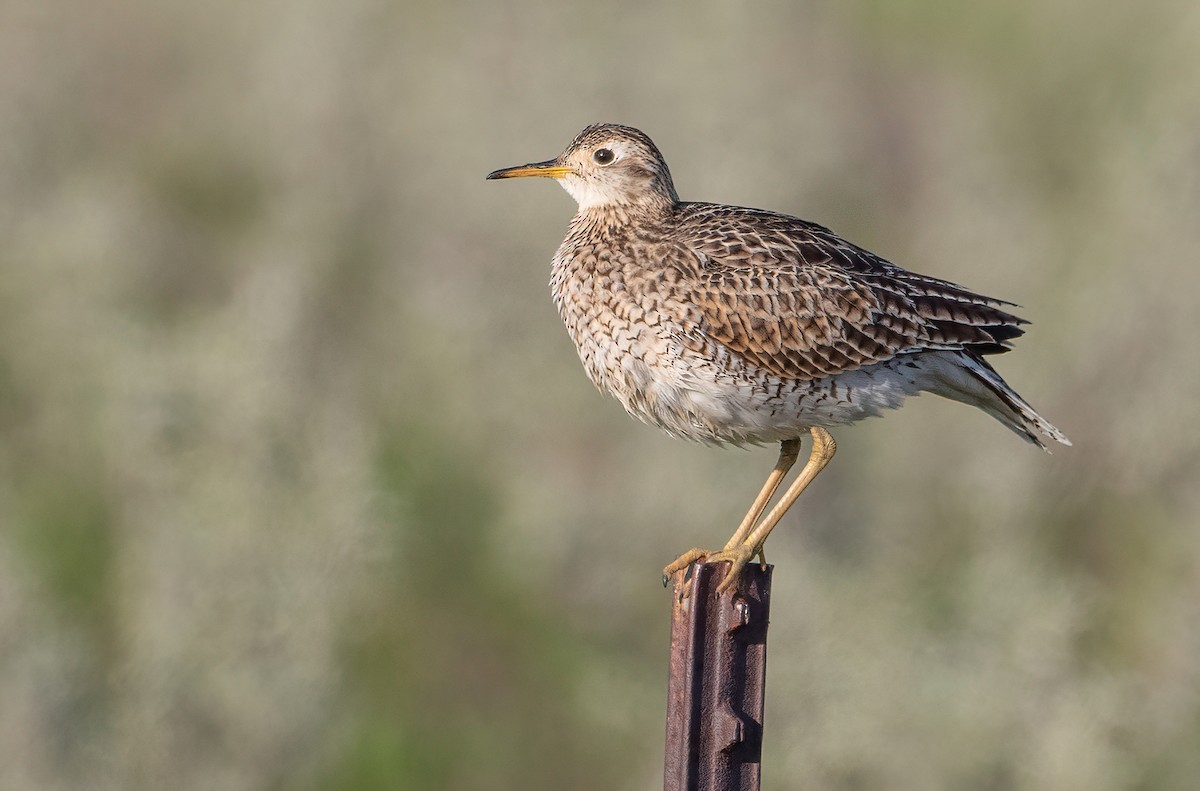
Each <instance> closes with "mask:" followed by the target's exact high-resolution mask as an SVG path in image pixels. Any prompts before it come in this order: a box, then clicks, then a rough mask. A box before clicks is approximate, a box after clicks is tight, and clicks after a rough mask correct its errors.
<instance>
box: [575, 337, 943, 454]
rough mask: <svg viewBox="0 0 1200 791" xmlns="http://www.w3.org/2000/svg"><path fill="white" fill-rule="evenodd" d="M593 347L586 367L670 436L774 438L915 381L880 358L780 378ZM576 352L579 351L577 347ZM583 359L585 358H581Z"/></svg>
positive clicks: (879, 407) (846, 415) (903, 391)
mask: <svg viewBox="0 0 1200 791" xmlns="http://www.w3.org/2000/svg"><path fill="white" fill-rule="evenodd" d="M618 348H620V346H619V345H615V346H610V347H608V349H607V350H606V351H605V352H600V356H599V357H598V358H593V359H604V360H605V362H606V365H604V367H603V370H602V371H600V370H598V369H596V368H592V369H590V370H589V375H591V376H592V379H593V381H594V382H596V384H597V386H599V387H600V388H601V389H602V390H606V391H608V392H610V393H612V394H613V395H614V396H616V398H617V399H618V400H619V401H620V402H621V404H622V406H624V407H625V410H626V411H627V412H629V413H630V414H631V415H633V416H634V417H636V418H638V419H639V420H642V421H644V422H646V423H649V424H651V425H654V426H658V427H659V428H661V429H663V430H664V431H666V432H667V433H668V434H671V435H673V436H677V437H682V438H685V439H691V440H697V441H701V442H709V443H718V444H724V443H731V444H736V445H744V444H759V443H769V442H779V441H781V440H785V439H791V438H794V437H799V436H802V435H803V434H805V433H806V432H807V431H808V429H809V428H811V427H813V426H834V425H840V424H845V423H853V422H855V421H858V420H861V419H863V418H866V417H871V416H873V415H878V414H879V413H880V412H882V411H883V410H885V409H892V408H895V407H898V406H900V404H901V403H902V402H903V401H904V399H905V398H906V397H907V396H909V395H912V394H914V393H917V392H920V391H921V390H922V389H924V388H923V386H922V382H921V377H920V372H919V370H918V369H910V368H908V367H906V366H904V365H903V364H900V363H899V362H898V361H895V360H893V361H888V362H885V363H878V364H876V365H871V366H866V367H864V368H860V369H857V370H854V371H848V372H845V373H841V374H838V375H836V376H829V377H824V378H821V379H815V380H806V381H798V380H787V379H780V378H778V377H774V376H771V375H770V374H766V373H765V372H756V371H753V370H749V369H747V368H745V367H741V368H740V369H739V368H737V367H734V366H728V365H722V364H721V362H720V361H719V359H718V360H717V361H714V360H710V359H699V358H692V357H689V355H688V354H686V353H679V352H678V350H671V349H668V350H667V351H666V352H665V353H661V354H656V355H652V356H649V357H646V356H639V355H636V354H621V353H619V352H617V353H614V351H615V350H616V349H618ZM581 353H582V350H581ZM586 362H587V361H586V360H585V364H586Z"/></svg>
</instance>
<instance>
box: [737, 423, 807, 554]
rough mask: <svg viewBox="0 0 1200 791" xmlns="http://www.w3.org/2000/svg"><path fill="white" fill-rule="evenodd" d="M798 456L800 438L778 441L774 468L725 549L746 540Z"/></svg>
mask: <svg viewBox="0 0 1200 791" xmlns="http://www.w3.org/2000/svg"><path fill="white" fill-rule="evenodd" d="M798 458H800V440H798V439H785V440H784V441H783V442H781V443H779V461H777V462H775V469H773V470H771V474H770V475H768V476H767V482H766V483H764V484H763V488H762V491H760V492H759V493H758V497H756V498H754V504H753V505H751V506H750V510H749V511H747V512H746V516H745V518H743V519H742V523H741V524H740V525H738V529H737V530H735V531H733V535H732V536H730V538H729V540H728V541H726V542H725V547H724V548H725V549H733V548H734V547H736V546H737V545H738V544H741V543H742V542H743V541H745V540H746V536H747V535H749V533H750V531H751V530H753V529H754V525H755V523H756V522H758V518H759V517H760V516H762V513H763V511H765V510H767V503H769V502H771V498H772V497H774V496H775V490H776V489H778V488H779V484H780V482H781V481H783V478H784V476H786V475H787V474H788V471H789V470H791V469H792V465H794V464H795V463H796V459H798Z"/></svg>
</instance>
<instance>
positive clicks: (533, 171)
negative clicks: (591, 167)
mask: <svg viewBox="0 0 1200 791" xmlns="http://www.w3.org/2000/svg"><path fill="white" fill-rule="evenodd" d="M574 172H575V168H568V167H563V166H562V165H560V164H558V160H557V159H547V160H546V161H545V162H533V163H531V164H528V165H519V166H518V167H515V168H501V169H500V170H493V171H492V172H491V173H489V174H487V177H488V178H489V179H519V178H524V177H526V176H543V177H545V178H550V179H560V178H562V177H563V176H566V175H568V174H571V173H574Z"/></svg>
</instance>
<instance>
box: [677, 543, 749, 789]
mask: <svg viewBox="0 0 1200 791" xmlns="http://www.w3.org/2000/svg"><path fill="white" fill-rule="evenodd" d="M728 568H729V564H728V563H714V564H712V565H706V564H704V563H695V564H693V565H692V566H691V568H689V569H687V571H686V572H685V573H682V574H676V575H675V580H674V582H675V585H674V592H675V595H674V605H673V607H672V610H671V676H670V679H669V680H668V682H667V749H666V755H665V762H664V763H665V770H664V775H663V789H664V791H758V788H759V781H760V774H761V761H762V723H763V703H764V695H763V690H764V687H765V682H766V671H767V621H768V616H769V612H770V604H771V566H767V567H766V568H763V567H762V566H760V565H758V564H757V563H751V564H749V565H748V566H747V567H746V570H745V571H744V572H743V573H742V580H741V585H740V586H739V588H740V590H729V591H726V592H725V593H724V594H722V595H721V596H717V593H716V589H717V584H718V583H719V582H720V581H721V580H722V579H723V578H724V576H725V573H726V571H727V570H728Z"/></svg>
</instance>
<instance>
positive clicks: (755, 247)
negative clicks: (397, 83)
mask: <svg viewBox="0 0 1200 791" xmlns="http://www.w3.org/2000/svg"><path fill="white" fill-rule="evenodd" d="M522 176H545V177H549V178H553V179H556V180H557V181H558V182H559V183H560V184H561V185H562V186H563V187H564V188H565V189H566V190H567V192H569V193H570V194H571V196H572V197H573V198H574V199H575V200H576V201H577V202H578V204H579V211H578V213H577V214H576V215H575V218H574V219H573V220H572V221H571V225H570V228H569V229H568V231H567V237H566V239H564V240H563V243H562V245H560V246H559V248H558V252H557V253H556V254H555V255H554V261H553V264H552V268H551V273H552V274H551V279H550V287H551V290H552V292H553V295H554V302H555V304H556V305H557V307H558V312H559V315H560V316H561V317H562V320H563V323H564V324H566V326H567V332H568V333H570V335H571V339H572V340H573V341H574V342H575V346H576V348H578V350H579V356H580V359H582V361H583V366H584V369H585V370H586V371H587V374H588V376H589V377H590V378H591V380H592V382H593V383H595V385H596V386H597V387H598V388H600V390H601V391H605V392H608V393H611V394H612V395H614V396H616V398H617V400H618V401H620V402H621V404H622V405H623V406H624V407H625V409H626V411H628V412H629V414H631V415H633V416H634V417H636V418H638V419H640V420H643V421H645V422H646V423H650V424H652V425H655V426H658V427H659V428H661V429H663V430H664V431H666V432H667V433H669V434H671V435H673V436H676V437H683V438H685V439H691V440H699V441H701V442H708V443H713V444H727V443H728V444H734V445H747V444H761V443H773V442H778V443H780V452H779V461H778V463H777V464H776V465H775V468H774V469H773V470H772V471H771V474H770V475H769V476H768V478H767V481H766V483H765V484H764V485H763V487H762V491H760V492H759V494H758V497H756V498H755V500H754V503H753V504H752V505H751V507H750V510H749V511H748V512H747V513H746V516H745V518H744V519H743V520H742V523H741V525H739V526H738V528H737V530H736V531H734V534H733V536H732V537H731V538H730V539H729V541H728V542H727V543H726V544H725V547H724V548H723V549H721V550H720V551H716V552H710V551H707V550H703V549H692V550H689V551H687V552H685V553H683V554H682V555H680V556H679V558H678V559H676V560H675V561H674V562H673V563H671V564H670V565H668V566H667V567H666V568H665V569H664V570H663V573H664V575H665V576H669V575H671V574H674V573H675V572H677V571H679V570H681V569H684V568H686V567H687V566H688V565H689V564H691V563H692V562H693V561H695V560H698V559H705V560H706V561H707V562H716V561H722V560H728V561H731V563H732V565H731V567H730V571H729V573H728V575H727V576H726V577H725V579H724V580H722V583H721V589H722V590H724V589H727V588H728V587H729V586H731V585H733V584H735V583H736V581H737V579H738V577H739V575H740V571H741V570H742V568H743V567H744V566H745V565H746V563H747V562H748V561H749V560H750V559H751V558H753V557H754V556H755V555H756V554H758V553H760V552H761V551H762V546H763V542H764V541H766V539H767V536H768V535H769V534H770V532H771V530H772V529H773V528H774V527H775V525H776V524H778V523H779V520H780V518H782V516H783V515H784V513H785V512H786V511H787V510H788V508H790V507H791V505H792V503H794V502H795V501H796V498H797V497H799V495H800V493H801V492H803V491H804V489H805V487H807V486H808V485H809V483H811V482H812V480H813V479H814V478H815V477H816V476H817V474H818V473H819V472H820V471H821V470H822V469H824V467H825V465H826V464H828V463H829V460H830V459H831V458H833V454H834V449H835V445H834V441H833V438H832V437H831V436H830V435H829V432H828V431H827V430H826V428H827V427H829V426H837V425H843V424H846V423H853V422H855V421H857V420H861V419H863V418H865V417H869V416H872V415H877V414H879V413H880V412H881V411H882V410H884V409H890V408H894V407H897V406H899V405H900V404H901V403H902V402H903V401H904V399H905V398H906V397H907V396H910V395H914V394H917V393H921V392H929V393H936V394H937V395H940V396H945V397H946V398H951V399H954V400H955V401H961V402H963V403H966V404H970V405H972V406H976V407H979V408H980V409H982V410H983V411H984V412H987V413H988V414H989V415H991V416H992V417H994V418H996V419H997V420H999V421H1000V422H1001V423H1003V424H1004V425H1005V426H1007V427H1008V428H1010V429H1012V430H1013V431H1014V432H1016V433H1017V435H1018V436H1020V437H1022V438H1023V439H1025V440H1027V441H1029V442H1031V443H1033V444H1035V445H1038V446H1039V447H1042V448H1045V447H1046V446H1045V443H1044V442H1043V441H1042V437H1043V436H1044V437H1047V438H1049V439H1053V440H1056V441H1058V442H1061V443H1063V444H1064V445H1069V444H1071V443H1070V442H1069V441H1068V440H1067V438H1066V437H1065V436H1064V435H1063V434H1062V432H1061V431H1059V430H1058V429H1057V428H1055V427H1054V426H1052V425H1051V424H1050V423H1049V422H1048V421H1046V420H1045V419H1044V418H1043V417H1042V416H1041V415H1039V414H1038V413H1037V412H1036V411H1034V409H1033V407H1031V406H1030V405H1029V404H1028V403H1027V402H1026V401H1025V400H1024V399H1023V398H1021V396H1019V395H1017V393H1016V391H1014V390H1013V389H1012V388H1011V387H1009V386H1008V384H1007V383H1006V382H1005V381H1004V380H1003V379H1002V378H1000V374H998V373H996V371H995V369H993V368H992V366H991V365H989V364H988V363H987V362H986V361H985V360H984V355H989V354H996V353H999V352H1004V351H1007V350H1008V348H1009V345H1008V343H1009V341H1011V340H1013V339H1014V338H1016V337H1018V336H1020V335H1021V334H1022V333H1023V332H1024V331H1023V330H1022V329H1021V325H1022V324H1024V323H1026V322H1025V321H1024V320H1022V319H1020V318H1018V317H1016V316H1014V315H1012V314H1011V313H1009V312H1008V310H1007V309H1008V308H1009V307H1012V303H1010V302H1005V301H1003V300H999V299H993V298H991V297H985V296H982V295H980V294H975V293H973V292H971V291H968V290H967V289H965V288H962V287H961V286H958V285H955V284H954V283H951V282H948V281H946V280H939V279H936V278H932V277H926V276H924V275H918V274H915V273H913V272H909V271H907V270H905V269H902V268H900V267H898V266H896V265H895V264H892V263H890V262H888V261H886V260H884V259H882V258H880V257H879V256H877V255H874V254H872V253H870V252H868V251H866V250H864V249H862V248H861V247H857V246H856V245H854V244H851V243H850V242H847V241H846V240H844V239H842V238H841V237H839V236H838V235H836V234H835V233H833V232H832V231H830V230H829V229H828V228H824V227H822V226H820V225H816V224H815V223H811V222H807V221H805V220H801V219H798V218H796V217H790V216H788V215H785V214H776V213H774V212H769V211H761V210H758V209H747V208H742V207H738V206H723V205H720V204H715V203H691V202H683V201H680V200H679V196H678V195H677V194H676V192H675V186H674V184H673V183H672V182H671V173H670V171H669V170H668V169H667V163H666V161H665V160H664V159H663V156H662V154H661V153H659V150H658V148H657V147H656V146H655V145H654V143H653V142H652V141H651V140H650V138H649V137H647V136H646V135H645V134H643V133H642V132H640V131H638V130H637V129H633V128H630V127H627V126H619V125H616V124H596V125H593V126H589V127H588V128H586V129H584V130H583V132H581V133H580V134H579V136H578V137H576V138H575V140H574V141H572V142H571V144H570V145H569V146H567V149H566V150H565V151H564V152H563V153H562V154H560V155H559V156H558V157H556V158H554V159H551V160H548V161H545V162H537V163H533V164H529V165H522V166H520V167H512V168H505V169H503V170H497V171H495V172H493V173H490V174H489V175H488V178H489V179H503V178H517V177H522ZM805 434H809V435H810V436H811V437H812V451H811V452H810V454H809V458H808V461H807V463H806V464H805V465H804V467H803V468H802V469H801V471H800V474H799V475H798V476H797V478H796V480H795V481H793V482H792V484H791V485H790V486H789V487H788V489H787V490H786V492H785V493H784V495H783V496H782V497H781V498H780V500H779V502H778V503H776V504H775V506H774V507H773V508H771V510H770V511H769V512H767V511H766V508H767V505H768V504H769V503H770V501H771V498H772V497H773V496H774V494H775V491H776V489H777V488H778V487H779V485H780V483H781V482H782V480H783V479H784V477H785V476H786V475H787V473H788V471H789V470H790V469H791V467H792V465H793V464H794V463H795V462H796V460H797V458H798V456H799V452H800V439H801V437H802V436H803V435H805ZM764 512H766V515H765V516H764Z"/></svg>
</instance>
